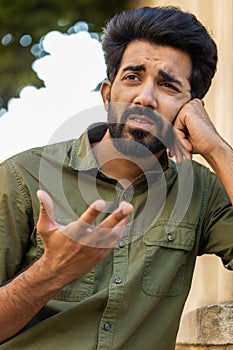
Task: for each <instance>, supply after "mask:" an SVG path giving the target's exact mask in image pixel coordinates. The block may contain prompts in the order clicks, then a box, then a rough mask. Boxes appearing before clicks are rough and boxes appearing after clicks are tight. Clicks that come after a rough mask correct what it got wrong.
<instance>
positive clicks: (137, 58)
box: [119, 41, 192, 79]
mask: <svg viewBox="0 0 233 350" xmlns="http://www.w3.org/2000/svg"><path fill="white" fill-rule="evenodd" d="M140 64H143V65H145V67H146V68H148V69H149V68H152V69H153V70H154V69H155V70H156V68H157V69H158V70H159V69H164V70H165V71H167V72H168V73H171V74H173V75H175V76H179V77H183V78H186V79H189V77H190V75H191V71H192V62H191V58H190V56H189V55H188V54H187V53H185V52H183V51H181V50H179V49H175V48H173V47H170V46H161V45H155V44H151V43H148V42H146V41H133V42H131V43H130V44H129V45H128V46H127V48H126V50H125V52H124V54H123V57H122V60H121V65H120V69H119V70H122V69H124V68H125V67H127V66H131V65H140Z"/></svg>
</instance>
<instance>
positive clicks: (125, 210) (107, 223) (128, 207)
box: [98, 201, 133, 229]
mask: <svg viewBox="0 0 233 350" xmlns="http://www.w3.org/2000/svg"><path fill="white" fill-rule="evenodd" d="M132 211H133V206H132V204H130V203H128V202H125V201H123V202H121V203H120V204H119V206H118V208H117V209H116V210H115V211H114V212H113V213H112V214H110V215H109V216H108V217H107V218H106V219H105V220H104V221H102V223H101V224H100V225H99V226H98V227H100V228H106V229H112V228H114V227H115V226H116V225H118V224H119V223H120V221H121V220H123V219H124V218H125V217H127V216H128V215H130V214H131V213H132Z"/></svg>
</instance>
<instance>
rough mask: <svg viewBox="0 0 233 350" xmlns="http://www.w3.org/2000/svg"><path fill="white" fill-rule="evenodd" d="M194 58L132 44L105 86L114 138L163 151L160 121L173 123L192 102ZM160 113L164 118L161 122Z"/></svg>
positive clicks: (165, 47)
mask: <svg viewBox="0 0 233 350" xmlns="http://www.w3.org/2000/svg"><path fill="white" fill-rule="evenodd" d="M191 70H192V63H191V59H190V57H189V56H188V55H187V54H186V53H185V52H183V51H180V50H178V49H175V48H172V47H167V46H158V45H154V44H150V43H148V42H145V41H134V42H131V43H130V44H129V45H128V46H127V48H126V50H125V52H124V55H123V57H122V61H121V64H120V67H119V70H118V72H117V75H116V77H115V80H114V82H113V83H110V82H109V81H106V82H105V83H104V84H103V86H102V90H101V92H102V96H103V100H104V102H105V104H109V103H110V106H109V113H108V119H109V120H108V121H109V123H110V124H111V125H110V128H109V129H110V133H111V136H112V138H116V137H117V138H119V137H122V138H124V139H125V140H135V141H137V142H140V143H141V144H143V145H145V146H146V147H148V149H149V150H151V152H153V153H156V152H159V151H160V150H161V149H162V148H163V147H164V146H163V145H162V144H161V142H159V141H160V140H158V138H157V137H156V135H157V133H158V130H159V129H161V125H160V124H161V123H160V121H161V120H162V121H164V122H165V121H166V122H167V124H168V123H170V124H172V123H173V122H174V120H175V118H176V116H177V114H178V112H179V110H180V109H181V108H182V106H183V105H184V104H185V103H187V102H188V101H189V100H190V99H191V92H190V82H189V77H190V75H191ZM157 114H159V116H161V117H162V118H160V119H161V120H160V119H159V117H157Z"/></svg>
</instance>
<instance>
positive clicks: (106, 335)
mask: <svg viewBox="0 0 233 350" xmlns="http://www.w3.org/2000/svg"><path fill="white" fill-rule="evenodd" d="M118 194H119V202H120V201H122V200H127V191H122V192H121V194H120V193H119V192H118ZM129 231H130V227H129V226H128V227H127V228H126V230H125V232H124V237H123V239H122V240H120V241H119V242H118V246H117V247H115V248H114V254H113V274H112V278H111V281H110V283H109V290H108V302H107V305H106V308H105V310H104V312H103V314H102V317H101V320H100V322H99V330H98V345H97V349H98V350H110V349H112V346H113V341H114V337H115V325H116V322H117V319H118V314H119V310H120V308H121V305H122V300H123V297H124V292H125V282H126V278H127V271H128V260H129V256H128V237H129Z"/></svg>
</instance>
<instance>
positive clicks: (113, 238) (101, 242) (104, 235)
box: [88, 217, 128, 248]
mask: <svg viewBox="0 0 233 350" xmlns="http://www.w3.org/2000/svg"><path fill="white" fill-rule="evenodd" d="M127 224H128V217H124V219H122V220H121V221H119V222H118V224H117V225H116V226H114V227H113V228H112V229H110V228H103V227H98V228H97V229H96V230H95V234H94V235H93V236H92V237H90V240H89V242H88V244H89V245H91V246H95V247H98V248H113V247H114V246H115V245H116V243H117V242H119V241H120V240H121V239H122V237H123V235H124V232H125V229H126V227H127Z"/></svg>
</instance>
